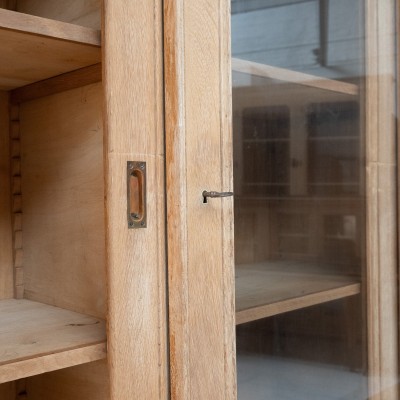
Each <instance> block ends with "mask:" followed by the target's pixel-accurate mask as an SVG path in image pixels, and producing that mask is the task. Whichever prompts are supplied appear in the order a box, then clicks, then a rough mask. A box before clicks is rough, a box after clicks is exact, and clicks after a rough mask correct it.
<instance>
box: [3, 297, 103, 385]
mask: <svg viewBox="0 0 400 400" xmlns="http://www.w3.org/2000/svg"><path fill="white" fill-rule="evenodd" d="M105 340H106V336H105V323H104V321H102V320H100V319H97V318H94V317H89V316H86V315H82V314H77V313H75V312H71V311H68V310H63V309H61V308H56V307H51V306H47V305H44V304H41V303H36V302H32V301H28V300H14V299H11V300H2V301H0V383H3V382H7V381H11V380H16V379H20V378H23V377H26V376H31V375H35V374H37V373H43V372H47V371H52V370H55V369H59V368H66V367H68V366H73V365H78V364H82V363H84V362H88V361H94V360H96V359H101V358H104V357H105V356H106V354H105Z"/></svg>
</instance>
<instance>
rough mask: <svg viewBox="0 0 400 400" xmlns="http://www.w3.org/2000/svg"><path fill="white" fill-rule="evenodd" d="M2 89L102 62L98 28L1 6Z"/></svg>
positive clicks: (12, 87) (0, 87)
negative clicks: (53, 19) (10, 9)
mask: <svg viewBox="0 0 400 400" xmlns="http://www.w3.org/2000/svg"><path fill="white" fill-rule="evenodd" d="M0 52H1V54H2V62H1V64H0V90H10V89H14V88H17V87H20V86H24V85H27V84H30V83H33V82H36V81H39V80H43V79H46V78H49V77H52V76H56V75H59V74H63V73H66V72H68V71H73V70H75V69H79V68H83V67H85V66H89V65H93V64H96V63H99V62H100V57H101V50H100V33H99V31H96V30H93V29H89V28H84V27H79V26H76V25H72V24H67V23H63V22H58V21H52V20H48V19H44V18H40V17H34V16H30V15H27V14H21V13H18V12H14V11H9V10H5V9H0Z"/></svg>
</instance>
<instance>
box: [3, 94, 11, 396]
mask: <svg viewBox="0 0 400 400" xmlns="http://www.w3.org/2000/svg"><path fill="white" fill-rule="evenodd" d="M8 119H9V115H8V95H7V93H5V92H0V188H1V190H0V243H1V246H0V299H9V298H12V297H13V255H12V231H11V204H10V201H11V194H10V141H9V123H8ZM0 398H2V397H0Z"/></svg>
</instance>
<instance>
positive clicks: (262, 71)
mask: <svg viewBox="0 0 400 400" xmlns="http://www.w3.org/2000/svg"><path fill="white" fill-rule="evenodd" d="M232 70H233V71H235V72H242V73H245V74H251V75H255V76H260V77H264V78H270V79H276V80H279V81H284V82H291V83H296V84H298V85H302V86H309V87H313V88H317V89H322V90H328V91H331V92H336V93H342V94H347V95H351V96H356V95H357V94H358V87H357V85H353V84H351V83H346V82H341V81H335V80H333V79H324V78H321V77H319V76H313V75H309V74H304V73H302V72H297V71H291V70H288V69H285V68H279V67H274V66H271V65H265V64H259V63H256V62H253V61H247V60H241V59H239V58H232Z"/></svg>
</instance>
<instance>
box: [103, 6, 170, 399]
mask: <svg viewBox="0 0 400 400" xmlns="http://www.w3.org/2000/svg"><path fill="white" fill-rule="evenodd" d="M103 33H104V36H103V68H104V75H103V78H104V79H103V81H104V85H105V143H106V149H105V157H106V173H105V176H106V234H107V267H108V298H109V303H108V305H109V312H108V316H109V319H108V359H109V367H110V382H111V398H112V399H113V400H128V399H129V400H130V399H133V398H143V396H144V394H145V397H146V398H147V399H165V398H166V397H167V375H166V374H167V357H166V356H167V354H166V351H167V350H166V349H167V347H166V306H165V296H166V276H165V270H166V260H165V220H164V218H165V215H164V207H165V200H164V190H165V188H164V131H163V73H162V61H163V59H162V54H163V53H162V36H163V31H162V1H160V0H151V1H146V2H129V3H127V2H126V1H123V0H107V1H105V2H104V25H103ZM127 161H145V162H146V163H147V227H146V228H144V229H128V225H127V219H126V209H127V195H126V194H127V188H126V168H127Z"/></svg>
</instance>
